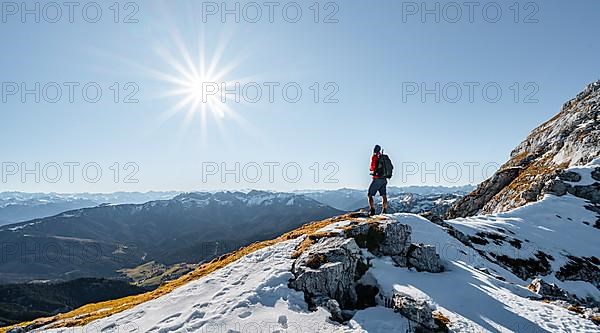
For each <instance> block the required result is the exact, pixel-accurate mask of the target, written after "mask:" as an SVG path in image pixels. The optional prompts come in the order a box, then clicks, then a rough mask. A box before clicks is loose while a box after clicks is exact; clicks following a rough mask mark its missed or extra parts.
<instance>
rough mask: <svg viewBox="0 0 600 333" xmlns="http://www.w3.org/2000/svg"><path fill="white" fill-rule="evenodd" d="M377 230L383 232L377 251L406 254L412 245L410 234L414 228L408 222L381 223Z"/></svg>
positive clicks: (383, 253) (386, 253) (388, 254)
mask: <svg viewBox="0 0 600 333" xmlns="http://www.w3.org/2000/svg"><path fill="white" fill-rule="evenodd" d="M376 228H377V230H378V231H379V232H381V233H382V234H383V240H382V242H381V244H379V249H378V251H377V252H379V254H382V255H386V256H393V255H401V254H405V253H406V251H407V250H408V249H409V247H410V234H411V232H412V228H411V227H410V226H409V225H407V224H400V223H380V224H378V225H377V226H376Z"/></svg>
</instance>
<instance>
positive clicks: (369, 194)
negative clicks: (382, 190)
mask: <svg viewBox="0 0 600 333" xmlns="http://www.w3.org/2000/svg"><path fill="white" fill-rule="evenodd" d="M376 185H377V184H376V183H375V179H373V181H371V185H369V190H368V192H367V197H368V198H369V215H375V203H374V200H373V196H374V195H375V194H376V193H377V187H376Z"/></svg>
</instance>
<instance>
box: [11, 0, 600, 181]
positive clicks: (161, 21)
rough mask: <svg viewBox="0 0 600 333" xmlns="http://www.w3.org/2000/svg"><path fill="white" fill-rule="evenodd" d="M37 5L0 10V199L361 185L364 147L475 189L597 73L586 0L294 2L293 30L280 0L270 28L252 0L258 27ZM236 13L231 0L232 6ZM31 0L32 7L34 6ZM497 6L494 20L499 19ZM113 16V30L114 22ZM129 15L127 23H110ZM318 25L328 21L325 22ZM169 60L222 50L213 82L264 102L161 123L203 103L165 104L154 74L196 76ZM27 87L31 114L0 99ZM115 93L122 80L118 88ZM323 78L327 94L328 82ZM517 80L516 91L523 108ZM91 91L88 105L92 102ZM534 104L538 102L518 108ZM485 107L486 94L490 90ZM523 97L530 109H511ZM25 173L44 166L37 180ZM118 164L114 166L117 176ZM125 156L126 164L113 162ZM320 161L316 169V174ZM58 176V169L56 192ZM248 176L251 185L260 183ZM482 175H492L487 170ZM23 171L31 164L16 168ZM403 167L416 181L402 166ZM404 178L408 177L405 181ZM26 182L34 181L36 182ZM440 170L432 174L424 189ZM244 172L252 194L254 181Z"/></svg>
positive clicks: (197, 13)
mask: <svg viewBox="0 0 600 333" xmlns="http://www.w3.org/2000/svg"><path fill="white" fill-rule="evenodd" d="M46 3H47V2H41V3H40V10H39V14H40V22H39V23H36V22H35V19H36V18H35V15H34V14H26V15H25V18H24V19H25V22H24V23H23V22H22V19H23V18H22V17H21V14H22V13H21V9H18V8H17V9H15V8H4V7H3V8H2V10H3V12H2V15H3V16H2V23H1V25H0V38H1V40H2V50H3V51H2V52H0V69H1V71H0V73H2V82H3V89H2V90H3V94H4V95H5V96H4V97H5V101H2V104H1V106H0V107H1V111H0V117H1V118H0V119H1V121H0V156H1V162H2V163H3V164H2V165H3V175H2V176H3V179H2V182H1V183H0V190H21V191H56V192H79V191H89V192H109V191H117V190H126V191H132V190H142V191H147V190H203V189H238V188H251V187H254V188H263V189H278V190H292V189H303V188H338V187H344V186H347V187H363V186H366V185H368V182H369V175H368V162H369V157H370V153H371V150H372V147H373V145H374V144H376V143H378V144H380V145H382V146H383V147H384V149H385V150H386V152H387V153H389V154H390V156H391V157H392V160H393V161H394V162H395V164H396V166H397V168H396V169H397V171H398V172H397V174H396V176H395V177H394V179H393V180H392V184H394V185H398V186H401V185H409V184H413V185H426V184H428V185H461V184H466V183H470V182H479V181H481V180H482V179H483V178H484V177H485V175H489V174H490V173H491V171H492V169H493V166H494V165H495V166H497V165H498V163H502V162H504V161H505V160H506V159H507V157H508V155H509V153H510V150H511V149H512V148H513V147H514V146H515V145H517V144H518V143H519V142H520V141H521V140H522V139H523V138H524V137H525V136H526V135H527V133H529V131H530V130H531V129H533V128H534V127H536V126H537V125H539V124H540V123H541V122H543V121H545V120H547V119H548V118H550V117H552V115H554V114H555V113H557V112H558V111H559V109H560V106H561V105H562V103H564V102H565V101H566V100H568V99H570V98H572V97H574V95H575V94H577V93H578V92H579V91H580V90H582V89H583V88H584V86H585V85H586V84H588V83H590V82H593V81H595V80H597V79H599V78H600V75H599V69H600V67H599V65H598V54H600V45H599V44H598V43H597V28H598V26H597V25H598V15H599V14H600V2H598V1H595V0H578V1H569V2H566V1H558V0H552V1H546V0H545V1H535V2H529V3H530V4H527V3H528V1H521V2H519V3H518V6H517V7H518V8H519V11H518V12H517V11H516V8H517V7H511V5H512V3H513V2H512V1H510V2H504V1H499V2H492V3H490V2H486V1H484V2H481V3H480V5H479V6H476V7H474V8H473V13H472V17H469V16H470V15H469V8H468V7H466V6H464V3H463V2H458V4H461V11H462V16H461V17H457V15H456V14H457V12H456V8H453V7H449V6H448V5H447V2H440V3H439V4H440V11H439V13H440V18H439V22H436V17H435V14H427V15H426V16H425V17H424V19H423V18H422V17H421V10H422V9H423V8H415V7H414V6H412V4H417V5H420V4H421V2H415V3H408V2H401V1H392V0H385V1H356V0H344V1H336V2H334V4H335V5H331V4H330V5H326V3H327V2H326V1H321V2H319V3H318V4H319V8H320V10H319V15H318V17H317V19H318V21H319V23H315V22H314V20H315V14H316V12H315V7H312V9H311V8H310V6H311V4H312V2H304V1H303V2H298V3H299V4H300V7H301V9H302V16H301V17H300V18H299V21H298V22H296V23H290V22H287V21H286V19H287V20H293V19H294V16H295V13H294V11H295V8H293V7H291V5H288V7H287V9H288V15H287V16H284V15H283V14H282V8H283V7H284V6H285V5H286V4H288V3H289V2H288V1H283V2H277V4H278V6H276V7H274V15H273V16H272V18H273V20H274V22H273V23H271V22H269V8H268V7H264V6H263V7H262V8H261V10H262V17H261V18H260V19H258V22H256V23H252V22H250V21H251V20H253V19H254V18H255V17H256V15H255V14H256V12H255V11H254V10H255V9H254V8H251V7H247V6H246V7H245V8H246V12H245V13H244V6H245V5H246V4H247V3H248V2H244V1H242V2H239V4H240V9H241V15H242V16H241V17H240V22H239V23H236V22H235V17H234V16H233V15H228V16H226V17H225V18H226V22H225V23H223V22H222V19H221V17H220V12H219V13H217V14H215V15H209V14H210V13H212V12H210V11H211V10H215V8H214V7H211V6H209V5H207V4H208V2H204V8H203V5H202V4H203V2H200V1H183V0H176V1H165V2H159V1H138V2H134V3H135V6H129V7H125V3H126V2H121V3H120V10H119V13H118V15H117V13H116V11H115V9H114V8H112V9H111V8H109V7H110V4H108V2H106V3H102V4H101V5H100V7H101V9H102V16H101V17H100V18H99V21H98V22H97V23H88V22H86V21H85V19H88V20H93V19H94V16H95V9H94V8H89V7H88V8H87V16H85V17H84V16H83V14H82V9H83V6H84V5H85V4H86V3H87V2H85V1H84V2H81V3H80V6H78V7H75V8H74V9H73V16H72V18H73V20H74V22H73V23H70V22H69V10H68V8H66V7H63V8H62V9H61V10H62V16H61V17H60V18H59V19H58V22H57V23H51V22H49V21H52V20H55V17H56V9H55V8H49V7H46V8H45V7H44V5H45V4H46ZM111 3H112V2H111ZM220 3H221V2H220V1H219V2H218V4H220ZM235 3H236V2H233V1H229V2H228V6H229V8H230V9H231V8H234V6H235ZM259 3H262V2H259ZM28 4H29V6H30V9H32V8H34V7H33V6H34V5H33V4H34V2H28ZM4 6H5V5H4ZM428 6H429V9H432V8H435V7H434V6H435V3H434V2H428ZM497 7H500V8H501V10H502V14H501V16H498V17H497V18H496V16H497V14H496V13H495V11H496V9H497ZM483 8H486V11H487V12H484V10H483ZM216 10H218V11H220V9H216ZM15 11H16V13H15ZM415 11H416V12H415ZM209 12H210V13H209ZM203 14H204V15H207V16H206V20H204V19H203ZM244 14H246V15H244ZM115 16H116V18H117V20H118V21H120V23H115V22H114V19H115ZM128 16H129V20H137V23H122V21H124V20H126V19H127V17H128ZM328 19H329V20H337V21H338V22H337V23H324V22H323V21H325V20H328ZM471 19H472V20H473V22H470V21H471ZM495 20H497V22H496V23H492V22H491V21H495ZM203 21H206V22H203ZM451 21H457V22H456V23H452V22H451ZM515 21H518V22H515ZM525 21H527V22H529V23H526V22H525ZM200 40H202V42H199V41H200ZM178 41H179V42H178ZM182 50H188V51H189V52H190V53H191V59H192V61H194V63H195V64H197V61H198V57H197V54H199V50H202V51H203V53H204V54H205V55H206V59H207V60H206V62H207V63H209V64H210V63H211V61H210V60H211V59H212V58H213V57H214V56H215V55H218V54H219V50H222V53H221V55H222V56H221V59H220V61H219V62H218V63H217V64H216V65H215V67H214V68H215V70H214V71H213V72H220V71H222V70H224V69H227V68H229V67H228V66H229V65H231V64H236V66H235V67H234V68H233V69H231V70H230V71H227V73H226V75H224V76H223V77H222V78H221V77H218V79H219V80H220V81H219V82H224V81H225V80H226V81H228V82H229V83H231V82H238V81H239V82H241V83H242V84H245V83H248V82H256V83H257V84H259V85H263V96H262V97H261V99H260V100H259V101H258V102H257V103H254V104H253V103H236V102H235V101H234V100H233V97H231V96H228V100H227V103H226V106H227V108H229V109H230V110H232V112H225V113H224V115H223V116H221V115H220V114H219V112H220V111H219V110H218V109H220V108H222V106H218V107H214V105H213V107H209V108H208V111H206V115H207V116H206V117H205V119H204V120H203V118H202V117H201V113H202V111H200V106H198V107H196V108H195V109H194V110H192V111H191V112H188V109H189V107H185V108H182V109H180V110H178V111H177V110H176V112H173V113H171V115H170V117H165V113H166V112H167V111H168V110H170V109H172V108H173V107H174V106H175V105H177V104H178V103H180V102H181V101H182V100H184V99H185V98H186V97H190V98H193V97H198V96H199V95H194V94H193V93H188V94H180V95H170V96H165V95H167V94H168V93H169V92H172V91H173V90H174V89H178V87H179V88H181V87H180V86H178V84H177V83H173V82H169V81H167V80H165V79H164V78H165V77H166V76H169V77H171V78H174V79H179V80H180V81H181V82H183V83H181V84H183V85H185V84H186V82H188V83H189V80H187V81H186V79H185V77H186V75H184V74H182V73H181V72H183V73H187V74H188V75H189V74H190V73H192V72H193V71H192V70H191V69H190V68H189V66H186V63H185V57H184V55H185V52H183V51H182ZM165 54H169V56H165ZM177 63H179V64H182V66H183V67H182V68H184V69H182V70H181V71H180V72H178V71H176V70H175V68H174V66H176V65H174V64H177ZM194 66H195V67H199V66H197V65H194ZM158 73H163V74H166V76H165V75H162V76H161V75H158ZM211 79H214V77H212V78H208V80H211ZM215 81H216V80H215ZM35 82H40V85H41V86H42V87H43V86H46V87H47V89H46V90H47V91H46V94H45V95H44V93H43V92H40V98H41V101H40V103H35V101H34V97H35V96H34V95H31V94H30V95H25V97H26V100H25V101H24V102H23V101H21V92H22V91H17V92H16V93H15V94H14V95H13V94H10V93H9V92H10V91H11V90H10V89H13V88H14V87H15V85H14V84H13V83H16V84H17V85H18V86H19V89H21V87H20V85H21V84H22V83H24V84H26V85H27V87H29V88H30V89H31V88H33V87H34V84H35ZM49 82H56V83H58V84H59V85H62V93H63V94H62V96H61V98H59V99H58V102H56V103H49V102H48V101H46V100H44V97H46V99H52V98H53V97H54V95H55V93H54V91H55V90H54V87H53V86H52V85H48V83H49ZM65 82H79V83H80V86H78V87H74V101H73V103H70V102H69V100H68V88H67V87H66V86H65V85H64V84H65ZM89 82H96V83H97V84H98V85H99V86H100V87H101V88H102V92H103V93H102V96H101V98H100V101H99V102H97V103H91V102H88V101H85V100H84V99H83V97H82V91H81V87H82V86H83V85H84V84H86V83H89ZM115 82H118V83H119V84H120V86H119V90H120V92H121V94H120V96H119V103H115V102H114V101H113V98H114V96H113V95H114V94H113V90H111V88H110V87H111V86H112V85H113V84H114V83H115ZM127 82H133V83H134V85H130V86H127V88H126V87H125V84H126V83H127ZM211 82H212V81H211ZM265 82H278V83H279V84H281V85H280V86H279V87H276V88H275V95H274V101H273V102H272V103H271V102H269V101H268V98H267V96H266V94H267V91H268V90H267V88H265V87H264V83H265ZM289 82H296V83H297V84H298V86H300V88H301V89H302V97H301V98H300V100H299V101H298V102H297V103H291V102H288V101H286V100H284V99H283V97H282V91H281V86H283V85H284V84H286V83H289ZM314 82H319V84H320V87H319V88H320V91H321V94H320V96H319V99H320V102H319V103H315V102H314V101H313V99H314V91H313V90H311V86H313V84H314ZM328 82H333V83H334V85H330V86H325V84H326V83H328ZM436 82H439V83H440V85H441V87H444V86H445V87H446V89H445V90H444V89H440V102H439V103H436V101H435V96H434V95H433V94H427V95H425V96H424V97H425V100H424V101H423V100H422V99H421V95H420V93H419V92H417V93H416V94H415V95H407V94H405V92H406V90H405V89H408V88H410V87H412V88H414V87H415V86H414V84H413V83H417V85H420V84H421V83H425V84H426V87H428V88H430V89H433V88H434V87H435V83H436ZM453 82H454V83H453ZM468 82H477V83H478V84H479V86H475V87H474V96H473V102H470V101H469V98H468V93H469V89H468V87H467V86H466V85H465V84H466V83H468ZM515 82H517V83H519V88H518V91H519V92H520V95H519V97H518V102H515V100H514V93H515V89H516V86H514V85H513V84H514V83H515ZM530 82H531V83H532V84H529V85H527V83H530ZM486 83H492V85H493V87H500V88H501V89H502V97H501V98H500V100H499V101H497V102H495V103H494V102H490V101H489V100H486V99H485V98H483V96H482V86H484V85H485V84H486ZM456 85H458V86H460V87H462V89H461V91H462V96H461V97H459V98H457V101H456V103H450V101H449V100H448V99H453V98H454V97H455V96H456V89H455V88H456ZM135 87H139V92H137V93H136V94H135V96H134V98H136V99H138V100H139V101H138V102H137V103H129V104H128V103H123V102H122V101H123V99H124V98H125V95H126V94H127V93H129V92H132V91H133V89H134V88H135ZM231 87H233V85H231ZM335 87H337V88H339V91H337V93H336V94H335V98H336V99H337V100H338V102H337V103H323V102H322V100H323V99H324V98H325V95H327V94H328V93H329V92H332V91H334V88H335ZM113 89H114V86H113ZM403 89H404V90H403ZM419 89H420V88H419ZM250 90H251V89H249V90H248V91H247V92H246V94H244V93H239V95H241V97H242V100H243V99H244V98H245V97H248V98H252V97H250V96H251V95H252V96H254V93H253V92H252V93H250V92H249V91H250ZM442 90H444V91H442ZM444 92H445V94H444ZM88 93H89V95H88V97H89V96H91V97H93V95H94V94H93V91H92V92H90V90H88ZM196 93H197V91H196ZM529 93H534V95H533V96H530V98H529V99H527V98H528V96H527V95H528V94H529ZM289 95H292V97H293V93H291V94H289ZM486 96H487V97H488V99H490V96H491V98H493V97H494V90H488V95H486ZM288 97H289V96H288ZM403 97H404V99H405V100H404V101H403ZM525 99H527V100H528V101H533V102H534V103H524V100H525ZM208 100H210V98H208V99H207V101H208ZM536 100H537V102H536ZM200 104H202V101H201V103H200ZM187 106H189V105H187ZM240 119H241V121H240ZM36 162H38V163H40V167H39V169H38V170H37V171H35V163H36ZM65 162H75V163H79V165H78V166H74V167H73V170H74V174H73V181H72V182H70V181H69V179H68V178H69V177H68V171H69V168H68V167H67V166H65V165H64V163H65ZM115 162H117V163H119V166H118V168H119V169H120V170H121V172H120V173H119V174H118V175H115V172H114V163H115ZM127 162H132V163H135V165H136V166H137V167H134V166H131V165H130V166H128V168H126V167H125V163H127ZM236 162H238V163H240V165H239V169H238V171H237V173H238V174H240V181H239V182H236V181H235V179H234V176H235V175H234V173H236V171H233V173H232V174H229V175H225V176H226V178H225V181H224V182H223V181H222V178H221V171H222V170H215V169H214V167H215V166H217V167H218V168H219V169H221V168H222V167H223V166H226V167H227V168H229V169H234V168H235V163H236ZM268 162H274V163H279V165H276V166H273V169H272V170H273V171H274V174H273V179H272V180H273V182H270V181H269V177H268V173H269V167H268V166H265V165H264V163H268ZM328 162H332V163H334V164H331V165H328V164H326V163H328ZM470 162H473V163H478V164H479V165H475V166H473V169H471V170H472V171H473V172H474V176H473V179H469V177H468V176H467V172H469V170H470V169H469V168H468V167H466V166H465V163H470ZM86 163H97V164H94V165H96V166H99V167H100V169H101V170H102V177H100V178H99V180H98V182H92V181H91V180H93V179H94V178H96V177H95V175H94V174H95V172H94V168H91V169H88V172H89V173H88V174H87V178H88V179H87V180H86V179H85V177H83V176H82V168H83V165H85V164H86ZM286 163H297V166H300V168H301V170H302V176H301V177H296V175H295V172H294V167H293V165H292V167H290V166H288V169H287V170H288V172H289V173H288V174H286V177H287V180H286V177H283V176H282V171H283V166H284V165H285V164H286ZM315 163H318V169H320V172H319V174H315ZM436 163H440V166H439V167H438V168H437V171H431V172H430V173H429V174H427V173H426V174H424V173H423V172H421V171H422V169H423V167H425V168H428V169H433V170H435V169H436ZM57 165H58V166H60V169H61V172H62V175H61V177H60V178H59V179H58V181H57V182H56V183H53V182H52V181H53V180H56V179H57V177H56V169H57V167H56V166H57ZM257 165H258V166H260V169H261V171H262V175H260V177H259V176H257V175H256V173H255V171H256V166H257ZM294 165H296V164H294ZM456 165H459V166H460V167H461V172H462V174H461V175H459V176H460V177H455V175H454V174H453V172H454V171H452V170H456ZM485 165H488V166H490V165H491V166H492V167H491V169H490V170H483V167H484V166H485ZM15 166H17V167H18V170H15ZM23 166H25V167H27V168H29V169H34V171H32V172H31V173H30V174H24V173H23ZM111 166H112V167H111ZM203 166H204V171H205V172H204V177H203ZM414 166H418V167H419V169H420V170H417V171H414V169H412V168H413V167H414ZM136 168H137V170H135V169H136ZM207 168H208V169H207ZM406 168H409V169H410V171H407V172H404V176H403V175H402V169H405V171H406V170H408V169H406ZM444 168H446V169H444ZM133 171H135V175H134V176H133V178H132V179H134V180H135V179H137V180H138V182H124V180H125V176H126V175H127V174H129V173H130V172H133ZM244 171H245V172H246V174H244ZM486 171H487V172H486ZM332 172H333V173H334V174H333V177H331V178H332V179H333V180H337V181H338V182H337V183H335V182H334V183H332V182H328V178H327V177H326V176H327V175H328V174H330V173H332ZM35 173H39V174H40V179H39V182H36V181H35V179H34V175H33V174H35ZM444 173H446V177H444ZM435 174H438V175H440V177H438V179H435V178H436V177H435ZM115 176H116V179H115ZM22 177H25V179H22ZM298 178H299V179H298ZM315 178H316V179H315ZM90 179H91V180H90ZM256 179H258V182H257V183H252V182H251V181H252V180H256ZM296 179H298V181H297V182H295V180H296ZM115 180H116V181H115ZM248 180H250V181H248ZM315 180H316V182H315Z"/></svg>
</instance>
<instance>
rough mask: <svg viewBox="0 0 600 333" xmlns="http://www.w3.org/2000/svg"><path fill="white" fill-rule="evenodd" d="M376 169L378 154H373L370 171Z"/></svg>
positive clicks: (372, 171) (373, 171)
mask: <svg viewBox="0 0 600 333" xmlns="http://www.w3.org/2000/svg"><path fill="white" fill-rule="evenodd" d="M375 169H377V155H375V154H373V156H371V168H370V169H369V171H371V173H375Z"/></svg>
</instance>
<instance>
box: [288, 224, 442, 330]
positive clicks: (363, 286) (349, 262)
mask: <svg viewBox="0 0 600 333" xmlns="http://www.w3.org/2000/svg"><path fill="white" fill-rule="evenodd" d="M338 231H339V233H338V232H336V231H328V232H327V233H320V235H324V236H323V237H322V238H320V239H319V240H318V241H317V242H316V243H314V244H312V245H310V246H309V247H308V248H307V249H306V250H304V252H302V253H301V254H300V255H299V257H298V258H297V259H296V261H295V262H294V264H293V266H292V273H293V275H294V278H292V279H291V280H290V282H289V286H290V287H291V288H293V289H296V290H299V291H302V292H304V296H305V298H306V301H307V303H308V304H309V307H310V308H311V309H316V308H317V307H323V308H325V309H327V310H329V312H330V313H331V319H333V320H336V321H339V322H344V321H347V320H348V319H350V318H351V317H352V315H353V310H356V309H363V308H366V307H369V306H374V305H375V304H376V301H375V300H376V296H377V295H380V290H379V287H378V286H377V285H376V284H377V283H376V282H375V281H371V280H372V279H369V278H366V279H365V278H364V277H365V273H366V272H367V271H368V269H369V262H368V260H367V259H366V258H369V257H371V258H372V257H373V255H376V256H389V257H391V258H392V259H393V260H394V262H396V264H397V265H399V266H402V267H409V268H414V269H416V270H418V271H427V272H432V273H438V272H442V271H443V270H444V267H443V265H442V263H441V260H440V257H439V255H438V254H437V253H436V250H435V247H434V246H430V245H425V244H412V243H411V237H410V235H411V227H410V226H409V225H406V224H401V223H398V222H397V221H395V220H378V221H377V222H364V221H363V222H360V223H350V224H349V225H347V226H344V227H342V229H339V230H338ZM365 251H368V252H369V253H370V254H368V255H367V253H366V252H365ZM380 296H381V295H380ZM394 303H395V304H397V305H398V306H396V307H394V308H395V309H397V310H398V311H400V312H402V313H403V314H404V313H406V315H407V316H409V315H410V316H412V317H409V319H411V320H413V317H414V318H415V319H414V320H415V321H417V320H416V319H417V318H421V317H419V316H422V315H424V314H425V313H426V312H427V311H429V312H428V314H427V316H426V317H424V318H425V319H426V320H425V321H423V322H422V323H421V321H422V320H423V318H421V319H419V321H417V322H419V323H421V324H422V325H423V327H430V326H431V323H433V319H432V314H431V312H432V310H431V309H430V307H427V306H425V305H426V304H424V303H420V302H417V301H414V300H410V299H407V298H406V297H400V296H398V297H397V298H394ZM400 305H402V306H400Z"/></svg>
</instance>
